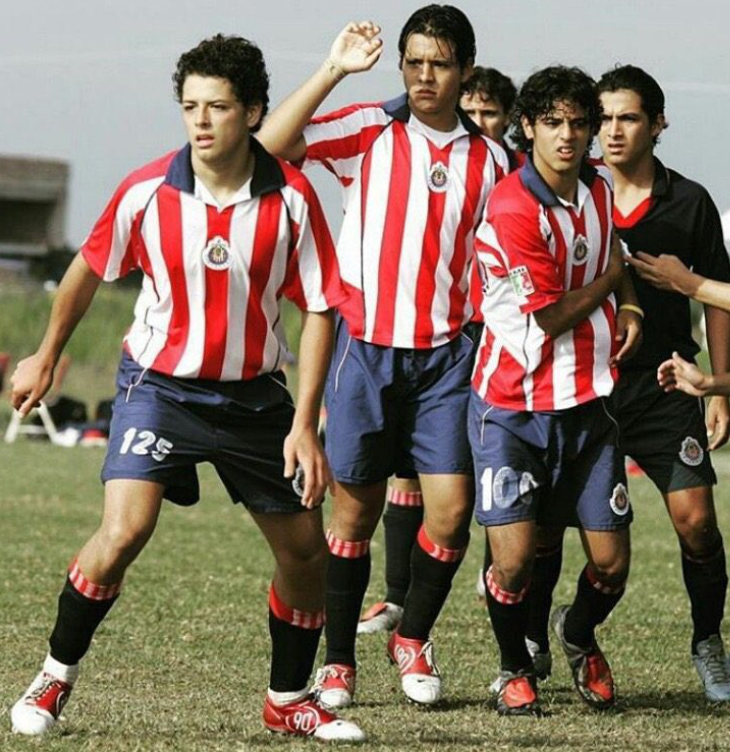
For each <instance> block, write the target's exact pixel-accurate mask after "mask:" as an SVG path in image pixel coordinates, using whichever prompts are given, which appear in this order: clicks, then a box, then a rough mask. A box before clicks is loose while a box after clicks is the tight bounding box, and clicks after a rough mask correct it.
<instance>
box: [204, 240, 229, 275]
mask: <svg viewBox="0 0 730 752" xmlns="http://www.w3.org/2000/svg"><path fill="white" fill-rule="evenodd" d="M203 263H204V264H205V265H206V266H207V267H208V269H213V270H216V271H217V270H220V269H228V268H229V267H230V265H231V247H230V246H229V245H228V241H227V240H224V239H223V238H222V237H221V236H220V235H216V236H215V237H214V238H213V239H212V240H211V241H210V242H209V243H208V245H206V246H205V250H204V251H203Z"/></svg>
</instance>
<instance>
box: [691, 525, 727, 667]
mask: <svg viewBox="0 0 730 752" xmlns="http://www.w3.org/2000/svg"><path fill="white" fill-rule="evenodd" d="M718 537H719V538H720V539H719V541H718V545H717V548H716V549H715V550H714V551H713V552H712V553H711V554H710V555H709V556H706V557H702V558H699V557H697V556H692V557H691V558H690V555H689V554H688V553H686V552H685V551H682V575H683V576H684V585H685V587H686V588H687V594H688V595H689V600H690V604H691V606H692V624H693V627H694V630H693V633H692V652H693V653H696V652H697V643H698V642H702V641H703V640H706V639H707V638H708V637H709V636H710V635H713V634H719V633H720V623H721V622H722V615H723V612H724V610H725V594H726V593H727V571H726V567H725V547H724V545H723V541H722V537H720V536H718Z"/></svg>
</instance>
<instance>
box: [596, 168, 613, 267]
mask: <svg viewBox="0 0 730 752" xmlns="http://www.w3.org/2000/svg"><path fill="white" fill-rule="evenodd" d="M596 181H598V185H600V186H601V189H602V190H601V191H597V192H598V193H599V195H598V196H597V197H594V198H595V205H596V213H597V214H598V221H599V223H600V225H601V227H603V228H605V231H604V234H603V238H602V243H601V255H600V256H599V257H598V272H597V274H600V273H603V271H604V269H605V268H606V263H607V257H608V253H609V251H610V250H611V235H612V231H611V230H612V227H611V221H610V219H611V218H610V217H609V210H608V209H607V206H610V207H613V192H612V191H611V189H610V187H609V185H608V184H607V183H606V182H605V180H603V179H602V178H600V179H599V178H598V177H597V178H596ZM596 181H594V182H596Z"/></svg>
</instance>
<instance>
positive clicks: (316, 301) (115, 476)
mask: <svg viewBox="0 0 730 752" xmlns="http://www.w3.org/2000/svg"><path fill="white" fill-rule="evenodd" d="M174 80H175V91H176V96H177V99H178V100H179V101H180V102H181V105H182V111H183V120H184V123H185V127H186V130H187V136H188V141H189V143H188V144H187V145H186V146H185V147H184V148H183V149H181V150H180V151H178V152H173V153H171V154H168V155H167V156H165V157H162V158H161V159H158V160H157V161H155V162H153V163H151V164H149V165H147V166H146V167H143V168H141V169H140V170H137V171H136V172H134V173H132V174H131V175H130V176H129V177H128V178H127V179H125V180H124V182H123V183H122V184H121V186H120V187H119V189H118V190H117V192H116V193H115V194H114V197H113V198H112V200H111V202H110V203H109V205H108V207H107V208H106V210H105V211H104V213H103V214H102V216H101V218H100V219H99V221H98V222H97V224H96V226H95V227H94V230H93V231H92V233H91V235H90V236H89V238H88V239H87V241H86V242H85V243H84V245H83V247H82V248H81V251H80V253H79V254H78V255H77V256H76V258H75V260H74V261H73V263H72V265H71V267H70V268H69V270H68V272H67V273H66V275H65V277H64V280H63V282H62V283H61V287H60V289H59V292H58V296H57V298H56V300H55V303H54V307H53V311H52V314H51V319H50V323H49V325H48V330H47V332H46V336H45V338H44V340H43V342H42V344H41V346H40V348H39V350H38V351H37V353H36V354H35V355H33V356H32V357H30V358H28V359H26V360H24V361H22V362H21V363H19V364H18V368H17V370H16V372H15V374H14V376H13V392H12V401H13V404H14V406H15V407H16V408H17V409H19V410H20V411H21V412H22V413H27V412H28V411H29V410H30V409H31V408H32V407H33V406H34V405H36V404H37V403H38V400H40V399H41V398H42V397H43V395H44V394H45V393H46V391H47V390H48V387H49V385H50V383H51V379H52V376H53V370H54V367H55V365H56V362H57V361H58V358H59V356H60V354H61V351H62V349H63V346H64V345H65V343H66V341H67V340H68V338H69V337H70V336H71V333H72V332H73V330H74V328H75V326H76V324H77V323H78V321H79V320H80V319H81V317H82V316H83V315H84V313H85V311H86V309H87V307H88V305H89V304H90V303H91V300H92V298H93V296H94V294H95V292H96V290H97V287H98V285H99V282H100V281H101V280H102V279H103V280H107V281H111V280H114V279H116V278H118V277H121V276H124V275H125V274H127V273H128V272H129V271H131V270H132V269H140V270H141V271H142V274H143V283H142V291H141V293H140V296H139V299H138V302H137V306H136V308H135V321H134V323H133V325H132V327H131V328H130V330H129V332H128V333H127V335H126V337H125V342H124V354H123V356H122V363H121V366H120V369H119V375H118V393H117V398H116V400H115V403H114V416H113V420H112V425H111V435H110V439H109V449H108V452H107V457H106V461H105V463H104V469H103V471H102V479H103V480H104V482H105V500H104V512H103V518H102V522H101V525H100V527H99V529H98V530H97V531H96V532H95V533H94V535H93V536H92V537H91V538H90V539H89V541H88V542H87V543H86V544H85V545H84V546H83V548H82V549H81V551H80V552H79V554H78V556H77V558H76V560H75V561H74V562H73V564H72V566H71V568H70V570H69V573H68V577H67V580H66V584H65V586H64V588H63V591H62V592H61V595H60V598H59V603H58V615H57V619H56V624H55V627H54V629H53V632H52V634H51V637H50V653H49V655H48V656H47V658H46V660H45V663H44V665H43V669H42V671H41V672H40V673H39V674H38V676H37V677H36V679H35V680H34V681H33V683H32V684H31V685H30V687H29V688H28V690H27V692H26V693H25V695H24V696H23V697H22V698H21V699H20V700H19V701H18V702H17V703H16V704H15V706H14V707H13V710H12V714H11V715H12V723H13V727H14V729H15V731H17V732H19V733H22V734H30V735H35V734H42V733H44V732H46V731H48V730H49V729H50V728H51V727H52V726H54V724H55V723H56V721H57V720H58V716H59V714H60V712H61V709H62V708H63V706H64V705H65V703H66V701H67V700H68V697H69V695H70V693H71V690H72V687H73V686H74V684H75V682H76V679H77V676H78V671H79V662H80V660H81V659H82V658H83V656H84V654H85V653H86V651H87V650H88V648H89V645H90V642H91V639H92V636H93V634H94V632H95V630H96V628H97V627H98V625H99V624H100V623H101V621H102V620H103V619H104V617H105V616H106V615H107V613H108V611H109V609H110V608H111V607H112V605H113V604H114V603H115V601H116V600H117V597H118V595H119V592H120V589H121V584H122V579H123V577H124V573H125V571H126V569H127V567H128V566H129V565H130V564H131V563H132V561H133V560H134V559H135V558H136V557H137V555H138V554H139V553H140V551H141V550H142V549H143V547H144V546H145V544H146V543H147V541H148V539H149V538H150V536H151V535H152V533H153V531H154V528H155V525H156V523H157V518H158V515H159V512H160V507H161V505H162V500H163V497H165V498H168V499H170V500H172V501H173V502H175V503H178V504H185V505H188V504H193V503H195V502H196V501H197V499H198V494H199V489H198V481H197V476H196V470H195V466H196V464H197V463H199V462H204V461H209V462H211V463H213V465H214V466H215V468H216V470H217V472H218V474H219V476H220V478H221V480H222V481H223V483H224V484H225V486H226V489H227V491H228V493H229V495H230V497H231V499H232V501H233V502H235V503H241V504H244V505H245V506H246V507H247V508H248V510H249V512H250V513H251V515H252V517H253V519H254V520H255V522H256V523H257V525H258V526H259V528H260V529H261V531H262V532H263V534H264V536H265V537H266V539H267V542H268V543H269V545H270V547H271V550H272V552H273V554H274V557H275V559H276V562H277V565H276V572H275V575H274V579H273V582H272V585H271V589H270V592H269V629H270V634H271V640H272V660H271V676H270V684H269V690H268V692H267V694H266V699H265V702H264V723H265V725H266V727H267V728H269V729H271V730H273V731H278V732H281V733H286V734H297V735H312V736H314V737H317V738H319V739H341V740H351V741H353V740H354V741H359V740H362V739H363V734H362V732H361V731H360V729H359V728H357V726H355V725H354V724H352V723H347V722H344V721H340V720H337V719H336V718H335V716H333V715H332V714H331V713H329V712H328V711H327V710H325V709H324V708H322V707H321V706H320V705H319V704H318V703H317V702H316V701H315V700H314V699H313V698H312V696H311V695H310V694H309V690H308V681H309V676H310V673H311V669H312V665H313V661H314V657H315V654H316V652H317V645H318V642H319V636H320V633H321V630H322V624H323V621H324V614H323V597H324V592H323V586H324V567H325V564H326V551H327V549H326V542H325V538H324V535H323V531H322V519H321V512H320V511H319V509H318V505H319V503H320V502H321V499H322V497H323V495H324V492H325V487H326V485H327V482H328V479H329V469H328V466H327V462H326V460H325V458H324V455H323V452H322V448H321V446H320V444H319V441H318V439H317V433H316V421H317V416H318V411H319V402H320V398H321V394H322V389H323V386H324V378H325V374H326V369H327V366H328V363H329V359H330V354H331V346H332V333H333V319H332V316H331V314H330V312H329V310H328V309H329V308H331V307H332V306H333V305H334V304H336V303H337V302H338V301H339V300H340V299H341V294H342V288H341V286H340V281H339V277H338V274H337V266H336V260H335V253H334V247H333V245H332V241H331V238H330V235H329V232H328V229H327V226H326V223H325V221H324V217H323V214H322V211H321V208H320V206H319V203H318V200H317V197H316V195H315V194H314V192H313V190H312V188H311V186H310V185H309V183H308V182H307V180H306V179H305V178H304V176H303V175H302V174H301V173H300V172H299V171H298V170H296V169H295V168H293V167H291V166H289V165H287V164H286V163H284V162H282V161H281V160H278V159H275V158H274V157H271V156H270V155H269V154H268V153H267V152H266V151H265V150H264V149H263V148H262V147H261V146H260V145H259V144H258V143H257V141H256V140H255V139H253V138H252V137H251V135H250V134H251V133H252V132H253V131H255V130H257V129H258V126H259V122H260V120H261V118H262V116H263V115H264V114H265V112H266V107H267V104H268V82H269V79H268V74H267V72H266V68H265V65H264V61H263V57H262V55H261V52H260V50H259V49H258V47H256V46H255V45H253V44H252V43H250V42H248V41H247V40H245V39H242V38H240V37H224V36H222V35H218V36H216V37H213V38H212V39H209V40H205V41H203V42H201V43H200V44H199V45H198V46H197V47H196V48H194V49H192V50H190V51H189V52H186V53H185V54H184V55H182V56H181V58H180V60H179V61H178V65H177V70H176V73H175V76H174ZM282 294H283V295H286V296H287V297H288V298H290V299H291V300H293V301H294V302H295V303H296V304H297V305H298V306H299V307H300V308H301V310H302V312H303V313H302V317H303V319H302V320H303V328H302V343H301V346H302V356H301V364H300V385H299V404H298V407H297V409H296V411H295V409H294V405H293V403H292V401H291V397H290V396H289V393H288V392H287V390H286V386H285V381H284V380H283V374H282V373H281V364H282V362H283V358H284V356H285V354H286V345H285V342H284V340H283V337H282V333H281V329H280V326H279V324H280V311H279V300H280V297H281V295H282ZM297 465H299V466H300V467H301V468H302V469H303V470H304V480H303V481H302V478H301V476H298V477H295V478H294V481H292V480H291V478H292V476H294V475H295V467H296V466H297ZM285 476H287V477H285Z"/></svg>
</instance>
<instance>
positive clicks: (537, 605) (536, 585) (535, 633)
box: [527, 544, 563, 653]
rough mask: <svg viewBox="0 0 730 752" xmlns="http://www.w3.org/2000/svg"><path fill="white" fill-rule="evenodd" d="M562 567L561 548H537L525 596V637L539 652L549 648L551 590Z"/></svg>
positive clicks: (553, 588)
mask: <svg viewBox="0 0 730 752" xmlns="http://www.w3.org/2000/svg"><path fill="white" fill-rule="evenodd" d="M562 565H563V546H562V544H561V545H559V546H555V547H554V548H545V549H541V548H538V550H537V554H536V556H535V563H534V564H533V566H532V580H531V584H530V592H529V594H528V596H527V613H528V616H527V637H528V638H529V639H530V640H532V641H533V642H536V643H537V644H538V645H539V646H540V652H542V653H545V652H547V650H548V648H549V647H550V638H549V636H548V622H549V621H550V607H551V606H552V603H553V590H555V586H556V585H557V583H558V579H559V578H560V569H561V568H562Z"/></svg>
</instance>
